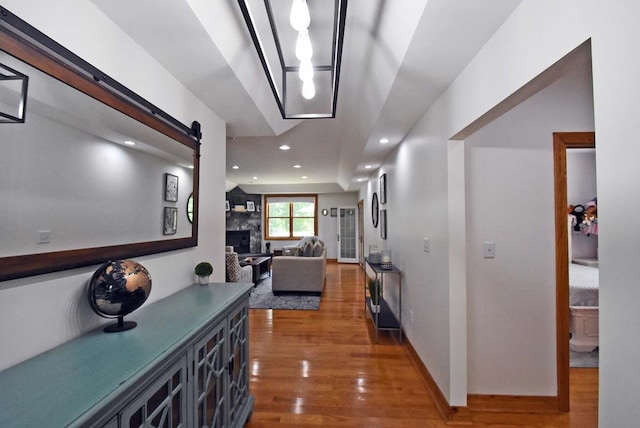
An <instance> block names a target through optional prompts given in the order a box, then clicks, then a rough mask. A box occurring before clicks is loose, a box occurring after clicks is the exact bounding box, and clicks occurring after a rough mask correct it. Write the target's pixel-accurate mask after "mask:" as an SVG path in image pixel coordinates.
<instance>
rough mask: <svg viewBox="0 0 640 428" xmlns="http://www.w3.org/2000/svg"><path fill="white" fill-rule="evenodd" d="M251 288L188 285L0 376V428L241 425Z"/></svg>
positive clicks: (245, 412)
mask: <svg viewBox="0 0 640 428" xmlns="http://www.w3.org/2000/svg"><path fill="white" fill-rule="evenodd" d="M252 289H253V284H250V283H248V284H237V283H234V284H224V283H216V284H209V285H206V286H203V285H198V284H194V285H192V286H190V287H186V288H184V289H183V290H181V291H178V292H177V293H175V294H172V295H170V296H168V297H165V298H164V299H162V300H159V301H156V302H154V303H152V304H149V305H146V306H144V307H142V308H140V309H139V310H138V311H136V312H135V313H133V314H132V315H131V316H130V317H131V318H132V319H135V320H136V321H137V323H138V325H137V327H136V328H133V329H131V330H127V331H124V332H119V333H104V332H103V331H102V329H101V328H99V329H96V330H93V331H90V332H88V333H86V334H84V335H82V336H80V337H78V338H76V339H74V340H71V341H69V342H66V343H64V344H62V345H60V346H58V347H57V348H55V349H51V350H49V351H47V352H44V353H42V354H40V355H37V356H35V357H33V358H31V359H29V360H26V361H24V362H22V363H20V364H17V365H15V366H13V367H10V368H8V369H6V370H4V371H1V372H0V426H2V427H25V426H34V427H35V426H60V427H61V426H65V427H103V428H104V427H108V428H112V427H121V428H122V427H129V426H136V427H138V426H152V425H153V426H182V427H186V426H193V427H195V426H215V427H222V426H225V427H234V428H239V427H242V426H244V425H245V423H246V422H247V420H248V418H249V416H250V415H251V412H252V409H253V403H254V398H253V396H252V395H251V394H250V392H249V380H248V379H249V339H248V335H249V293H250V292H251V290H252ZM34 373H35V374H37V375H34ZM160 421H162V423H161V422H160Z"/></svg>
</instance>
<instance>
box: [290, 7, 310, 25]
mask: <svg viewBox="0 0 640 428" xmlns="http://www.w3.org/2000/svg"><path fill="white" fill-rule="evenodd" d="M289 23H290V24H291V26H292V27H293V28H295V29H296V30H297V31H298V32H301V31H305V30H306V29H307V28H309V24H310V23H311V16H310V15H309V7H308V6H307V1H306V0H293V3H292V4H291V15H289Z"/></svg>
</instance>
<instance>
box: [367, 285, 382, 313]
mask: <svg viewBox="0 0 640 428" xmlns="http://www.w3.org/2000/svg"><path fill="white" fill-rule="evenodd" d="M381 293H382V287H380V279H378V278H369V297H371V312H373V313H379V312H380V294H381Z"/></svg>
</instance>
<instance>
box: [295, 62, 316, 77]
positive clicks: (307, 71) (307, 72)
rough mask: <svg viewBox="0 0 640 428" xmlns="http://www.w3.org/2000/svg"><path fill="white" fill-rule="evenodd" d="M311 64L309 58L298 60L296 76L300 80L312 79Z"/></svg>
mask: <svg viewBox="0 0 640 428" xmlns="http://www.w3.org/2000/svg"><path fill="white" fill-rule="evenodd" d="M313 74H314V72H313V65H312V64H311V60H310V59H305V60H304V61H301V62H300V69H299V71H298V76H299V77H300V80H302V81H303V82H306V81H307V80H312V79H313Z"/></svg>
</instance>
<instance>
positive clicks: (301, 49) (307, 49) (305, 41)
mask: <svg viewBox="0 0 640 428" xmlns="http://www.w3.org/2000/svg"><path fill="white" fill-rule="evenodd" d="M312 56H313V47H311V40H310V39H309V32H308V31H307V30H304V31H301V32H299V33H298V40H297V41H296V58H298V59H299V60H300V61H304V60H305V59H311V57H312Z"/></svg>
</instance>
